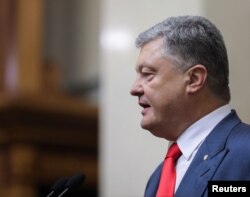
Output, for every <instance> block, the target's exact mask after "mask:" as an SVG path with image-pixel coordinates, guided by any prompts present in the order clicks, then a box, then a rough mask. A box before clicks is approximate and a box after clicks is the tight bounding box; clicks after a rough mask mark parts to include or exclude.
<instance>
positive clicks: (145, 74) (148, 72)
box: [141, 67, 154, 80]
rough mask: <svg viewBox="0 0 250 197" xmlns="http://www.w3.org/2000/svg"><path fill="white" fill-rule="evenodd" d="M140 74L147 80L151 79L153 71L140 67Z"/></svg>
mask: <svg viewBox="0 0 250 197" xmlns="http://www.w3.org/2000/svg"><path fill="white" fill-rule="evenodd" d="M141 74H142V76H143V77H146V79H147V80H151V79H152V78H153V76H154V72H153V71H152V70H151V69H149V68H146V67H145V68H142V69H141Z"/></svg>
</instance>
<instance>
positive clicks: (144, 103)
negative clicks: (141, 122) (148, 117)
mask: <svg viewBox="0 0 250 197" xmlns="http://www.w3.org/2000/svg"><path fill="white" fill-rule="evenodd" d="M139 105H140V106H141V107H142V108H143V110H142V112H141V113H142V115H145V113H146V112H147V111H148V109H149V108H150V107H151V106H150V105H149V104H148V102H147V101H146V100H142V99H141V100H139Z"/></svg>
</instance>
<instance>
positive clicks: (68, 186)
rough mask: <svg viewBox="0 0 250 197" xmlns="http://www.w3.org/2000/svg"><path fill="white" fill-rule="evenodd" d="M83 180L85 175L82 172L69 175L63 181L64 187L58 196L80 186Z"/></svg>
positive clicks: (61, 196) (60, 196)
mask: <svg viewBox="0 0 250 197" xmlns="http://www.w3.org/2000/svg"><path fill="white" fill-rule="evenodd" d="M84 180H85V175H83V174H76V175H74V176H73V177H71V178H70V179H69V180H68V181H67V182H66V183H65V189H64V190H63V191H62V192H61V193H60V194H59V195H58V197H63V196H64V195H66V194H67V193H70V192H72V191H73V190H75V189H77V188H78V187H80V185H81V184H82V183H83V181H84Z"/></svg>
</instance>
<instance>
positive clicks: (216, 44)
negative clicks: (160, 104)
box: [136, 16, 230, 102]
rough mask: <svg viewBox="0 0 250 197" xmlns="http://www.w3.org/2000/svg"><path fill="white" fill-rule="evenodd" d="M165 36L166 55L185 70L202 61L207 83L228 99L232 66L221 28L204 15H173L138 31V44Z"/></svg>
mask: <svg viewBox="0 0 250 197" xmlns="http://www.w3.org/2000/svg"><path fill="white" fill-rule="evenodd" d="M158 37H162V38H163V40H164V51H165V54H164V55H166V56H170V57H172V58H173V59H174V62H175V64H176V66H178V67H179V68H180V69H182V70H186V69H188V68H190V67H192V66H194V65H197V64H202V65H204V66H205V67H206V69H207V71H208V78H207V82H208V87H209V88H210V89H211V90H212V91H213V93H214V94H215V95H217V96H218V97H219V98H221V99H223V100H225V101H227V102H229V101H230V89H229V79H228V78H229V68H228V57H227V50H226V47H225V43H224V40H223V37H222V35H221V33H220V31H219V30H218V29H217V27H216V26H215V25H214V24H212V23H211V22H210V21H209V20H207V19H206V18H204V17H201V16H178V17H170V18H167V19H166V20H164V21H163V22H161V23H158V24H156V25H154V26H153V27H151V28H149V29H148V30H146V31H145V32H142V33H141V34H139V36H138V37H137V39H136V46H137V47H138V48H140V47H143V46H144V45H145V44H146V43H148V42H150V41H151V40H154V39H156V38H158Z"/></svg>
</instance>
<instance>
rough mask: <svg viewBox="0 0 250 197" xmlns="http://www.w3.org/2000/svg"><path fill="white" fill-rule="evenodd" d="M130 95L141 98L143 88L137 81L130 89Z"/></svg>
mask: <svg viewBox="0 0 250 197" xmlns="http://www.w3.org/2000/svg"><path fill="white" fill-rule="evenodd" d="M130 94H131V95H132V96H141V95H142V94H143V87H142V84H141V83H140V82H139V80H135V82H134V83H133V85H132V86H131V89H130Z"/></svg>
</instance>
